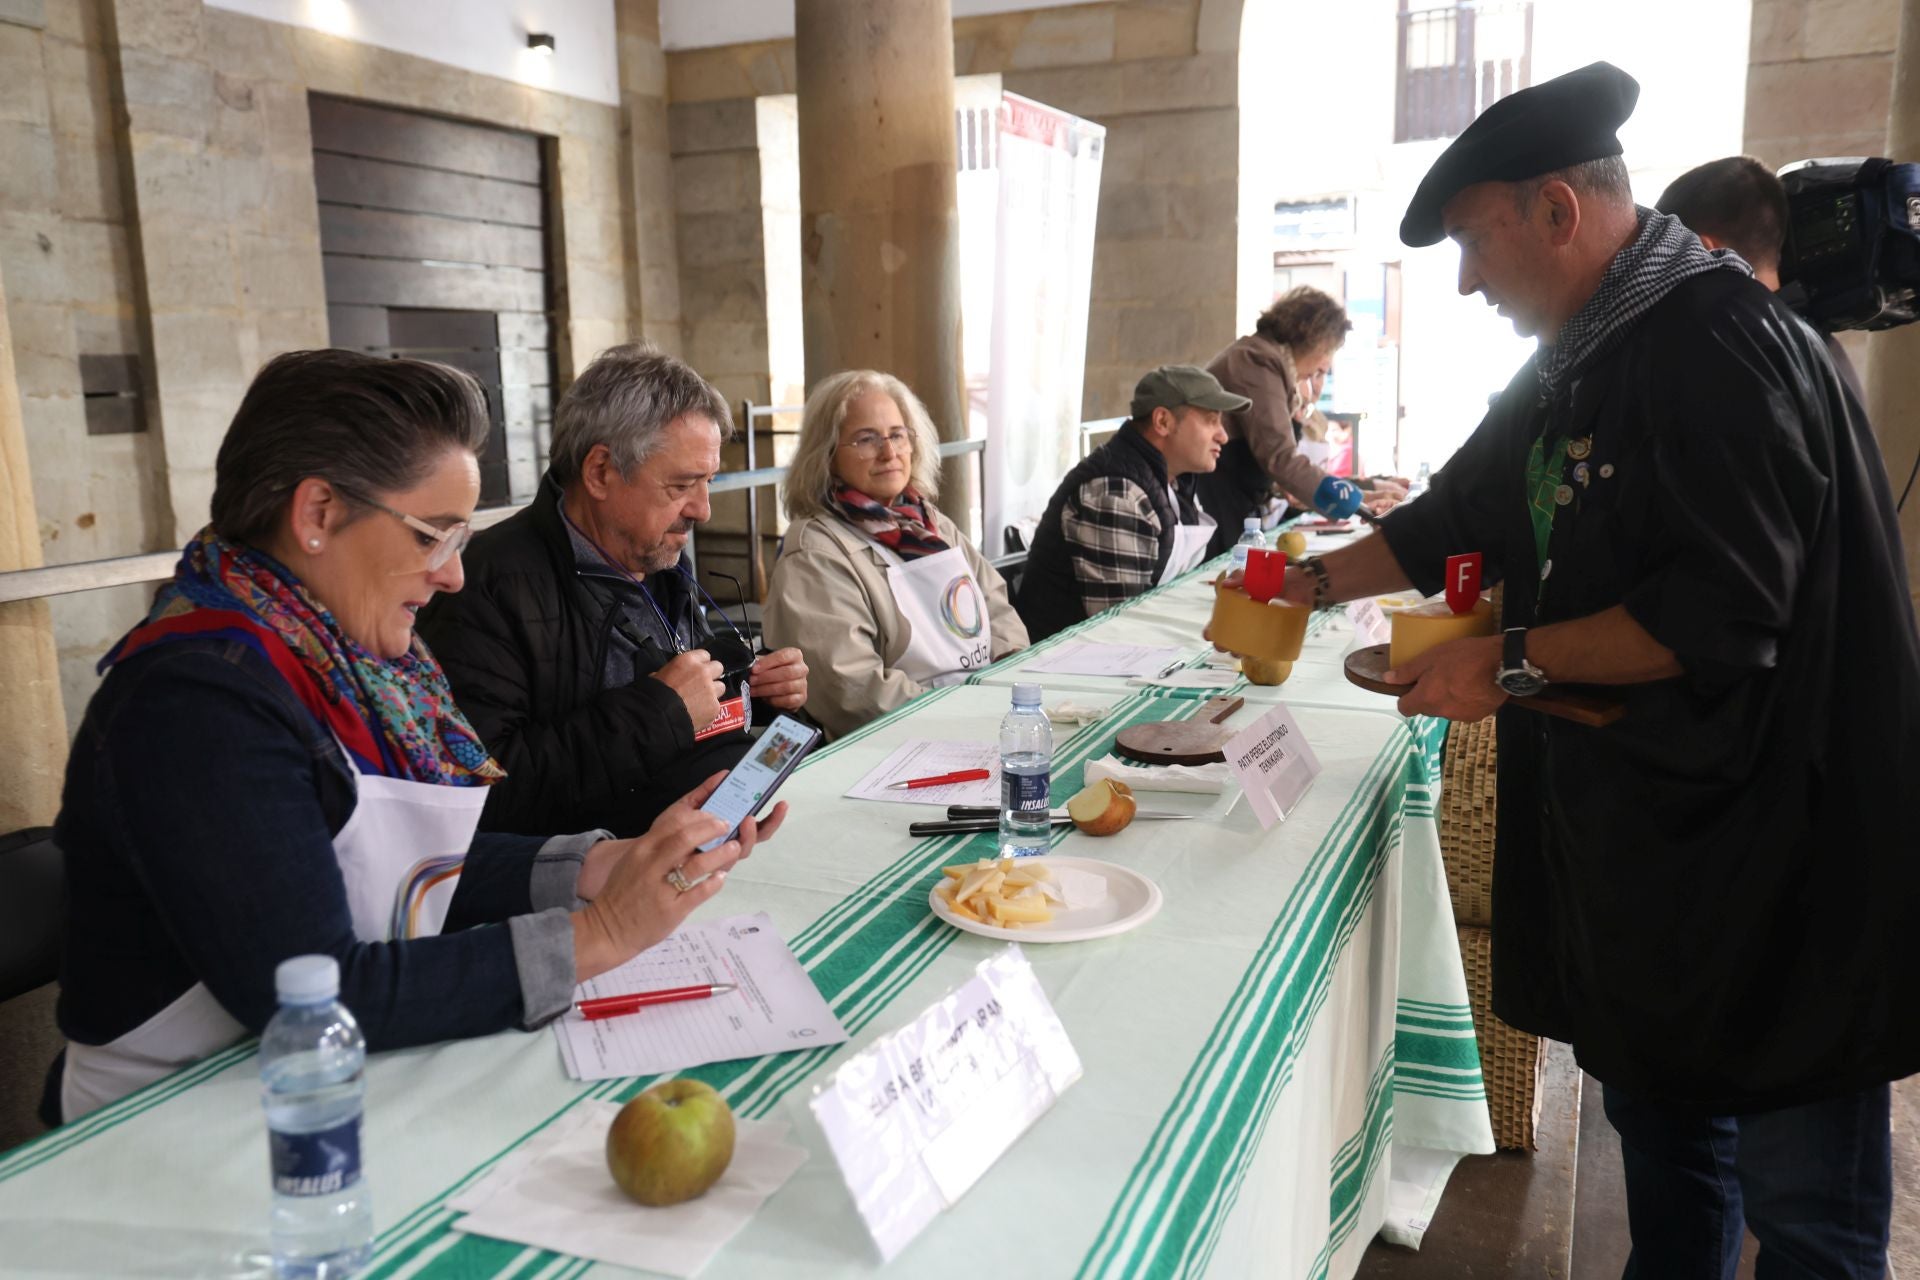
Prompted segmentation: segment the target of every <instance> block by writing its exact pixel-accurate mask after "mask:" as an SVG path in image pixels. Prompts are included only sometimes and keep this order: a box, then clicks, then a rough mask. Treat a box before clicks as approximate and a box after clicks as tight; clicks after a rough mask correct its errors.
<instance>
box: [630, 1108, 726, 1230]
mask: <svg viewBox="0 0 1920 1280" xmlns="http://www.w3.org/2000/svg"><path fill="white" fill-rule="evenodd" d="M732 1160H733V1110H732V1108H730V1107H728V1106H727V1100H726V1099H725V1098H722V1097H721V1096H720V1095H719V1094H718V1093H716V1092H714V1090H713V1087H712V1086H711V1085H704V1084H701V1083H700V1082H699V1081H698V1080H686V1079H678V1080H668V1081H666V1082H665V1083H664V1084H657V1085H655V1086H653V1088H651V1089H649V1090H647V1091H646V1092H645V1093H643V1094H641V1095H640V1096H639V1097H637V1098H635V1099H633V1100H632V1101H630V1102H628V1103H627V1105H626V1106H624V1107H622V1108H620V1114H619V1115H617V1116H615V1117H614V1118H613V1125H612V1126H611V1127H610V1128H609V1129H608V1130H607V1168H608V1170H609V1171H610V1172H612V1174H613V1180H614V1181H615V1182H616V1183H618V1184H619V1186H620V1189H621V1190H622V1191H624V1192H626V1193H627V1194H628V1195H629V1196H632V1197H633V1198H634V1199H635V1200H638V1201H639V1202H640V1203H641V1204H644V1205H652V1206H654V1207H656V1208H659V1207H663V1206H665V1205H670V1204H679V1203H681V1202H682V1201H685V1200H691V1199H693V1198H694V1197H695V1196H700V1195H705V1194H706V1191H707V1188H708V1187H711V1186H712V1185H713V1184H714V1183H716V1182H718V1181H720V1175H721V1174H723V1173H725V1172H726V1171H727V1165H728V1164H729V1163H730V1162H731V1161H732Z"/></svg>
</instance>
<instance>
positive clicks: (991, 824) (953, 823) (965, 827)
mask: <svg viewBox="0 0 1920 1280" xmlns="http://www.w3.org/2000/svg"><path fill="white" fill-rule="evenodd" d="M1133 816H1134V817H1136V818H1167V819H1175V820H1178V819H1182V818H1196V817H1198V816H1199V815H1198V814H1193V813H1136V814H1134V815H1133ZM1048 825H1049V826H1055V827H1070V826H1072V825H1073V819H1072V818H1065V817H1060V818H1054V819H1053V820H1052V821H1051V822H1050V823H1049V824H1048ZM999 829H1000V819H999V817H998V816H995V817H992V818H957V819H955V818H949V819H947V820H946V821H944V822H914V823H910V824H908V826H907V834H908V835H911V836H958V835H971V834H975V833H978V832H983V831H998V830H999Z"/></svg>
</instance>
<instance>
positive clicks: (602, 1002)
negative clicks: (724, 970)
mask: <svg viewBox="0 0 1920 1280" xmlns="http://www.w3.org/2000/svg"><path fill="white" fill-rule="evenodd" d="M737 990H739V988H738V987H736V986H735V985H734V984H733V983H731V982H708V983H702V984H701V985H700V986H697V987H668V988H666V989H665V990H663V991H634V992H631V993H629V994H627V995H624V996H601V997H600V998H599V999H597V1000H582V1001H580V1002H579V1003H578V1004H576V1005H574V1006H573V1007H574V1008H576V1009H578V1010H579V1011H580V1016H581V1017H583V1018H585V1019H587V1021H589V1022H592V1021H595V1020H597V1019H600V1018H618V1017H620V1016H621V1015H623V1014H628V1013H638V1012H640V1010H642V1009H644V1008H646V1007H647V1006H648V1005H653V1004H674V1003H676V1002H678V1001H681V1000H706V999H708V998H710V997H712V996H723V995H725V994H727V992H729V991H737Z"/></svg>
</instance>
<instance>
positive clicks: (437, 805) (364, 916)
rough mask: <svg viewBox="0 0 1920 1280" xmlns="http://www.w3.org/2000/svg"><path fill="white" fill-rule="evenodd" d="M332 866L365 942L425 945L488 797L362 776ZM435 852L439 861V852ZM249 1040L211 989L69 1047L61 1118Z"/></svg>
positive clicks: (197, 988) (472, 790)
mask: <svg viewBox="0 0 1920 1280" xmlns="http://www.w3.org/2000/svg"><path fill="white" fill-rule="evenodd" d="M356 781H357V783H358V789H357V798H356V800H355V802H354V806H353V813H352V814H351V815H350V816H349V817H348V818H347V824H346V825H345V826H344V827H341V828H340V833H339V834H338V835H337V836H335V837H334V839H333V856H334V858H335V859H336V860H337V861H338V862H339V864H340V874H341V876H342V877H343V878H344V879H345V880H346V884H347V906H348V908H349V910H350V911H351V912H352V914H353V933H354V936H355V937H357V938H359V939H360V940H361V941H362V942H389V941H396V940H399V939H402V938H421V937H428V936H431V935H433V934H437V933H439V932H440V927H441V925H443V924H445V923H446V919H447V908H448V906H449V905H450V904H451V903H452V901H453V891H454V886H455V884H456V883H457V882H458V881H459V879H460V865H461V863H462V862H464V861H465V860H466V851H467V849H468V847H470V846H471V845H472V844H473V834H474V832H475V831H476V830H478V829H479V826H480V809H481V807H482V806H483V805H485V804H486V802H487V789H486V788H485V787H449V786H441V785H439V784H437V783H431V782H410V781H405V780H403V779H399V778H387V777H381V776H379V775H377V774H361V775H359V777H358V778H357V780H356ZM436 850H437V851H438V852H434V851H436ZM246 1033H247V1031H246V1028H245V1027H243V1026H242V1025H240V1023H239V1022H238V1021H236V1020H235V1019H234V1017H233V1016H232V1015H231V1014H229V1013H228V1012H227V1011H226V1010H225V1009H224V1008H222V1007H221V1005H220V1002H219V1001H218V1000H216V999H214V998H213V993H212V992H210V991H208V990H207V988H206V984H205V983H195V984H194V986H193V987H191V988H190V989H189V990H188V991H187V992H186V994H184V995H182V996H181V997H180V998H179V999H178V1000H175V1001H174V1002H173V1003H172V1004H170V1005H168V1006H167V1007H166V1008H164V1009H162V1010H161V1011H160V1012H158V1013H156V1014H154V1015H153V1016H152V1017H151V1018H148V1019H147V1020H146V1021H145V1022H143V1023H141V1024H140V1025H139V1026H137V1027H135V1028H134V1029H133V1030H131V1031H129V1032H127V1033H126V1034H125V1035H123V1036H121V1037H120V1038H119V1039H117V1040H114V1041H112V1042H111V1043H109V1044H103V1045H87V1044H74V1043H73V1042H71V1041H69V1042H68V1043H67V1062H66V1069H65V1073H64V1074H63V1075H62V1077H61V1080H60V1108H61V1112H62V1116H63V1118H64V1119H66V1120H68V1121H72V1120H77V1119H79V1118H80V1117H81V1116H83V1115H85V1114H86V1113H87V1112H89V1111H92V1110H93V1109H95V1108H96V1107H102V1106H105V1105H106V1104H107V1103H109V1102H112V1101H114V1100H115V1099H118V1098H123V1097H125V1096H126V1095H127V1094H129V1093H132V1092H133V1091H134V1090H135V1089H139V1088H141V1087H143V1086H145V1085H147V1084H151V1083H152V1082H153V1081H155V1080H158V1079H160V1078H161V1077H162V1076H165V1075H168V1074H170V1073H171V1072H173V1071H174V1070H176V1069H177V1068H179V1067H182V1066H185V1065H186V1064H187V1063H189V1062H194V1061H197V1060H199V1059H201V1058H204V1057H206V1056H207V1055H208V1054H211V1053H216V1052H218V1051H219V1050H221V1049H224V1048H226V1047H227V1046H228V1045H230V1044H233V1043H234V1042H235V1041H237V1040H239V1039H241V1038H242V1037H243V1036H245V1035H246Z"/></svg>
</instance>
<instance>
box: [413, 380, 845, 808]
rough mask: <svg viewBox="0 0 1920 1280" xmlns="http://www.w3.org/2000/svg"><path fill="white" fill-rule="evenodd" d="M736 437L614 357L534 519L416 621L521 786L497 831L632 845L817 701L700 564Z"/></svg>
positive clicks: (575, 399) (558, 419)
mask: <svg viewBox="0 0 1920 1280" xmlns="http://www.w3.org/2000/svg"><path fill="white" fill-rule="evenodd" d="M731 432H732V424H731V418H730V416H729V414H728V412H727V405H726V401H724V400H723V399H721V397H720V393H719V392H717V391H715V390H714V389H713V387H712V386H710V385H709V384H708V383H707V382H706V380H705V379H703V378H701V376H700V375H699V374H697V373H695V372H694V371H693V370H692V369H690V368H689V367H687V366H686V365H685V364H683V363H681V362H680V361H679V360H676V359H674V358H673V357H671V356H667V355H663V354H661V353H660V352H658V351H655V350H653V349H652V348H650V347H646V346H642V345H638V344H630V345H626V346H619V347H612V348H609V349H608V350H606V351H603V352H601V353H600V355H599V356H597V357H596V358H595V359H594V361H593V363H592V364H590V365H588V366H587V368H586V369H585V370H584V371H582V373H581V374H580V376H579V377H578V378H576V379H575V380H574V382H573V385H572V386H570V387H568V388H567V391H566V394H565V395H563V396H562V397H561V398H560V403H559V405H558V406H557V407H556V409H555V411H554V426H553V443H552V445H551V447H550V449H549V458H548V470H547V474H546V476H545V477H544V478H543V479H542V480H541V482H540V490H539V493H538V495H537V496H536V497H535V498H534V501H533V502H532V504H531V505H529V506H528V507H527V509H526V510H525V511H522V512H519V513H518V514H516V515H514V516H512V517H510V518H508V519H506V520H504V521H502V522H501V523H499V524H498V525H495V526H494V527H493V528H491V529H488V530H485V531H484V532H482V533H480V534H479V535H478V536H477V537H475V538H474V540H473V545H472V547H471V548H470V549H469V550H468V551H467V553H466V567H467V582H466V588H465V589H464V590H463V591H460V592H459V593H457V594H452V595H442V596H439V597H438V598H436V599H435V601H434V602H433V604H432V605H431V606H430V607H429V608H428V609H426V610H424V611H423V612H422V614H421V616H420V621H419V630H420V634H421V635H422V636H423V637H424V638H425V639H426V641H427V643H428V644H429V645H430V646H431V647H432V649H433V652H434V655H435V656H436V657H437V658H438V659H439V660H440V664H441V665H442V666H443V667H445V668H446V672H447V676H448V679H449V680H450V681H451V682H452V685H453V692H454V697H455V699H456V700H457V701H458V702H459V704H460V709H461V710H462V711H463V712H465V713H466V715H467V718H468V719H469V720H471V721H472V722H473V726H474V729H475V730H476V731H477V732H478V733H479V735H480V738H481V740H482V741H483V742H485V743H486V744H487V747H488V749H489V750H491V751H492V752H493V754H494V757H495V758H496V759H497V760H499V761H500V763H501V764H502V765H504V766H505V767H506V770H507V778H506V781H504V782H501V783H498V784H496V785H495V786H493V787H492V788H490V789H489V791H488V796H487V807H486V810H485V812H484V814H483V815H482V818H481V826H482V827H483V828H484V829H486V830H492V831H531V832H538V831H544V830H546V829H547V827H548V825H549V824H550V823H552V822H554V821H561V820H564V821H566V822H570V823H572V824H573V828H570V829H576V828H579V827H581V826H599V827H605V828H606V829H608V830H610V831H613V832H615V833H617V834H621V835H637V834H639V833H640V832H642V831H644V830H646V828H647V825H648V824H649V823H650V822H652V820H653V818H654V817H655V815H657V814H658V813H659V812H660V811H661V810H662V809H665V808H666V807H667V806H668V805H669V804H671V803H672V802H673V801H674V800H676V799H678V798H679V797H680V796H681V795H683V794H685V793H686V792H688V791H690V790H692V789H693V788H694V787H695V786H696V785H698V784H699V783H700V782H702V781H704V780H705V779H706V778H707V777H708V776H709V775H710V774H712V773H714V772H716V771H719V770H722V769H729V768H731V767H733V765H734V764H735V763H736V762H737V761H738V760H739V758H740V756H741V754H742V753H743V752H744V751H745V749H746V746H747V743H748V737H747V733H746V730H747V728H748V727H749V726H750V725H751V724H752V723H753V720H754V718H755V712H754V704H755V703H759V704H761V706H762V711H761V713H760V714H761V718H764V717H765V716H766V715H768V714H770V713H772V712H773V711H791V710H794V709H796V708H798V707H800V706H802V705H803V704H804V703H805V702H806V700H807V668H806V664H805V662H804V661H802V659H801V656H800V651H799V650H798V649H782V650H780V651H778V652H776V653H771V654H765V655H762V656H759V657H757V658H756V657H755V655H754V653H753V647H752V645H751V644H750V643H749V642H748V641H747V640H746V639H745V638H744V637H743V636H741V635H740V633H739V632H738V630H736V628H735V626H734V624H733V623H732V622H731V621H729V620H728V619H727V618H726V615H725V613H724V611H722V610H721V609H720V608H719V607H718V606H717V605H716V604H715V603H714V602H713V601H712V600H711V599H710V598H709V597H708V596H707V595H706V593H705V592H704V591H702V590H701V589H700V587H699V585H698V584H697V583H696V582H695V581H694V578H693V574H692V573H691V571H690V570H689V568H688V566H687V563H686V559H685V553H686V547H687V540H688V536H689V535H690V534H691V532H692V530H693V526H694V525H696V524H700V523H703V522H704V521H706V520H707V518H708V517H709V516H710V515H711V514H712V510H711V508H710V507H709V505H708V486H709V484H710V482H711V481H712V479H713V477H714V475H715V473H717V472H718V471H719V469H720V445H721V442H722V441H723V440H725V439H726V438H727V436H728V435H730V434H731ZM556 829H557V828H556Z"/></svg>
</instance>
